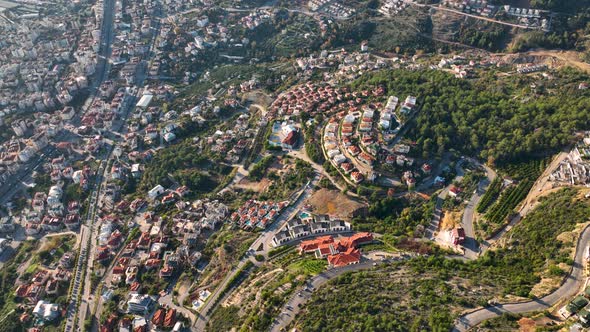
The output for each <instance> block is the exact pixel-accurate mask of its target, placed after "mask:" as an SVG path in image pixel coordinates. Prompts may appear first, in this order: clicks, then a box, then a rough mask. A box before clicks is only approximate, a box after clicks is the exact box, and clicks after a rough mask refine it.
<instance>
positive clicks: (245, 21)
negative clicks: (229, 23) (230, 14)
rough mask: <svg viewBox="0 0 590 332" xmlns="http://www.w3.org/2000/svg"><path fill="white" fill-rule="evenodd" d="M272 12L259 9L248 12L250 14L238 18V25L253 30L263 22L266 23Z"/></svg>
mask: <svg viewBox="0 0 590 332" xmlns="http://www.w3.org/2000/svg"><path fill="white" fill-rule="evenodd" d="M272 15H273V14H272V11H270V10H266V9H259V10H255V11H252V12H250V14H248V15H246V16H244V17H242V18H240V23H241V24H242V26H243V27H244V28H247V29H250V30H253V29H255V28H256V27H258V26H259V25H260V24H262V23H264V22H268V21H269V20H270V19H271V17H272Z"/></svg>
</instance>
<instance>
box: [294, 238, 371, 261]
mask: <svg viewBox="0 0 590 332" xmlns="http://www.w3.org/2000/svg"><path fill="white" fill-rule="evenodd" d="M371 242H373V234H371V233H368V232H361V233H356V234H354V235H352V236H349V237H343V238H341V239H339V240H338V241H335V240H334V238H333V237H332V236H321V237H318V238H315V239H313V240H307V241H302V242H301V243H300V244H299V253H300V254H303V253H312V252H313V253H315V257H316V258H319V259H321V258H327V259H328V264H329V266H330V267H342V266H346V265H351V264H357V263H359V262H360V261H361V251H360V249H359V248H358V247H359V246H360V245H362V244H366V243H371Z"/></svg>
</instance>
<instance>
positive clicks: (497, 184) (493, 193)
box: [476, 177, 502, 213]
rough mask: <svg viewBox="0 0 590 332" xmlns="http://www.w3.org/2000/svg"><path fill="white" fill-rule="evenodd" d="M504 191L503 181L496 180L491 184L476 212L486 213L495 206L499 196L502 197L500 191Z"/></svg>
mask: <svg viewBox="0 0 590 332" xmlns="http://www.w3.org/2000/svg"><path fill="white" fill-rule="evenodd" d="M501 190H502V179H501V178H499V177H498V178H495V179H494V181H492V183H490V185H489V187H488V189H487V190H486V193H485V194H484V195H483V197H482V198H481V200H480V201H479V204H478V205H477V208H476V211H477V213H484V212H486V210H487V209H488V208H489V207H490V206H492V204H494V202H495V201H496V199H497V198H498V196H499V195H500V191H501Z"/></svg>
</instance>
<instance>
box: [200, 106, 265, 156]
mask: <svg viewBox="0 0 590 332" xmlns="http://www.w3.org/2000/svg"><path fill="white" fill-rule="evenodd" d="M258 130H259V128H258V129H255V128H251V127H250V115H248V114H241V115H240V116H238V117H237V119H236V120H235V123H234V124H233V128H232V129H228V130H225V131H221V130H217V131H215V132H214V133H213V134H212V135H209V136H206V137H205V138H204V139H203V140H202V141H201V144H200V145H201V149H204V148H205V147H209V148H210V149H211V152H213V153H215V154H217V155H219V156H222V157H224V159H225V160H226V161H227V162H228V163H232V164H235V163H237V162H238V161H239V160H240V159H241V158H242V156H243V154H244V151H246V150H247V149H248V148H249V147H250V146H251V145H252V143H253V142H254V138H255V137H256V135H257V133H258Z"/></svg>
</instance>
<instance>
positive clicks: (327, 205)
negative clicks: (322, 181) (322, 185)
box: [308, 189, 365, 218]
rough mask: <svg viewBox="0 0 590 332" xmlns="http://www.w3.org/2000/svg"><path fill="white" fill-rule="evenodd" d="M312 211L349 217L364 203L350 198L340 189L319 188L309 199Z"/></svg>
mask: <svg viewBox="0 0 590 332" xmlns="http://www.w3.org/2000/svg"><path fill="white" fill-rule="evenodd" d="M308 202H309V204H311V206H312V207H313V212H315V213H318V214H329V215H333V216H338V217H340V218H349V217H350V216H351V215H352V213H353V212H354V211H356V210H358V209H360V208H362V207H364V206H365V205H364V204H362V203H360V202H357V201H354V200H352V199H351V198H350V197H348V196H346V195H344V194H343V193H341V192H340V191H336V190H328V189H320V190H318V191H317V192H315V193H314V194H313V195H312V196H311V197H310V198H309V199H308Z"/></svg>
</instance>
